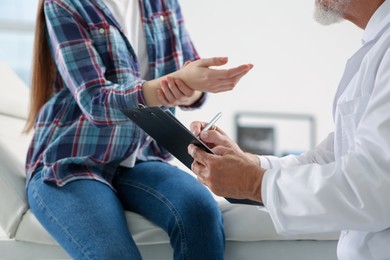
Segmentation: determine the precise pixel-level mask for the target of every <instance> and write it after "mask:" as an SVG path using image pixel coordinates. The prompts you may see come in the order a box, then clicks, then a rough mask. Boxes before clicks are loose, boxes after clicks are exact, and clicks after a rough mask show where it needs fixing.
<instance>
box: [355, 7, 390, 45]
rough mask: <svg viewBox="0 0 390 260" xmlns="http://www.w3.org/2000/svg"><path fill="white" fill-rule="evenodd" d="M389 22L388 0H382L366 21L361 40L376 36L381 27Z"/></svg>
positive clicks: (369, 39) (364, 40)
mask: <svg viewBox="0 0 390 260" xmlns="http://www.w3.org/2000/svg"><path fill="white" fill-rule="evenodd" d="M389 23H390V1H384V2H383V4H382V5H381V6H380V7H379V8H378V9H377V10H376V11H375V13H374V14H373V15H372V17H371V19H370V21H369V22H368V24H367V26H366V29H365V30H364V34H363V37H362V42H363V44H364V43H367V42H369V41H372V40H374V39H375V38H376V36H378V34H379V33H380V32H381V31H382V29H383V28H384V27H385V26H386V25H387V24H389Z"/></svg>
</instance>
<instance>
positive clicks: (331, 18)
mask: <svg viewBox="0 0 390 260" xmlns="http://www.w3.org/2000/svg"><path fill="white" fill-rule="evenodd" d="M350 1H351V0H337V1H335V3H333V4H332V5H330V6H324V5H323V4H321V3H319V0H316V2H315V9H314V20H316V21H317V22H318V23H320V24H322V25H330V24H334V23H338V22H341V21H343V20H344V18H343V12H344V9H345V6H346V5H347V4H348V3H349V2H350Z"/></svg>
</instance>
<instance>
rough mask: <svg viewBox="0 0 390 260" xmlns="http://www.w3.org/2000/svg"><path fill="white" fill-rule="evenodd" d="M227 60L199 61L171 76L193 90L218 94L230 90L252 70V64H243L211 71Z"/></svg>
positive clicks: (187, 65)
mask: <svg viewBox="0 0 390 260" xmlns="http://www.w3.org/2000/svg"><path fill="white" fill-rule="evenodd" d="M227 62H228V58H226V57H222V58H216V57H215V58H207V59H200V60H196V61H193V62H190V63H188V64H186V66H184V67H183V68H182V69H180V70H178V71H176V72H174V73H172V74H171V76H172V77H173V78H176V79H181V80H182V81H183V82H184V83H185V84H186V85H187V86H188V87H190V88H191V89H193V90H198V91H203V92H211V93H218V92H224V91H228V90H232V89H233V88H234V87H235V86H236V85H237V83H238V81H239V80H240V79H241V78H242V77H243V76H244V75H246V74H247V73H248V72H249V71H250V70H251V69H252V68H253V65H252V64H244V65H241V66H238V67H235V68H230V69H220V70H217V69H212V68H210V67H214V66H222V65H225V64H226V63H227Z"/></svg>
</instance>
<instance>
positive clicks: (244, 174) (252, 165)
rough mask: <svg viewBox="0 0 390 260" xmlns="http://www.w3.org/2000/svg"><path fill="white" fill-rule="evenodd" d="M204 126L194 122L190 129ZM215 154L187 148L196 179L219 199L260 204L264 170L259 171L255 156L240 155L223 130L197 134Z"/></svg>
mask: <svg viewBox="0 0 390 260" xmlns="http://www.w3.org/2000/svg"><path fill="white" fill-rule="evenodd" d="M204 125H205V123H200V122H194V123H193V124H191V128H192V130H193V131H194V130H195V131H196V130H197V129H198V130H199V129H201V128H202V126H203V127H204ZM200 138H201V139H202V141H204V142H205V143H207V144H208V145H209V146H210V148H212V151H213V153H214V154H210V153H207V152H205V151H203V150H202V149H200V148H199V147H197V146H195V145H192V144H191V145H189V146H188V153H189V154H190V155H191V156H192V157H193V158H194V162H193V164H192V167H191V168H192V171H193V172H194V173H195V174H196V176H197V178H198V180H199V181H200V182H201V183H203V184H204V185H206V186H208V187H209V188H210V189H211V191H213V192H214V193H215V194H216V195H218V196H223V197H230V198H236V199H251V200H255V201H259V202H261V201H262V198H261V183H262V180H263V175H264V173H265V169H262V168H260V166H259V160H258V158H257V156H256V155H253V154H249V153H245V152H243V151H242V150H241V149H240V148H239V147H238V145H237V144H236V143H235V142H234V141H233V140H232V139H230V138H229V137H228V136H227V135H226V134H225V133H224V132H223V131H222V130H220V129H218V128H217V129H216V130H209V131H207V132H202V133H201V134H200Z"/></svg>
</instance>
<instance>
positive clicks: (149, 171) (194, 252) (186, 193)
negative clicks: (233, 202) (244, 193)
mask: <svg viewBox="0 0 390 260" xmlns="http://www.w3.org/2000/svg"><path fill="white" fill-rule="evenodd" d="M113 185H114V188H115V189H116V190H117V193H118V197H119V199H120V200H121V202H122V205H123V206H124V208H125V209H126V210H130V211H134V212H137V213H139V214H140V215H143V216H145V217H146V218H148V219H149V220H150V221H152V222H154V223H155V224H156V225H158V226H160V227H161V228H162V229H164V230H165V231H166V232H167V233H168V235H169V236H170V240H171V245H172V247H173V248H174V251H175V254H182V256H180V257H183V259H190V258H186V255H189V256H191V257H194V259H196V257H198V258H197V259H222V258H219V257H216V256H218V255H219V256H221V255H223V249H224V233H223V221H222V214H221V212H220V209H219V207H218V205H217V203H216V201H215V199H214V198H213V196H212V195H211V193H210V191H209V190H208V189H207V188H206V187H205V186H203V185H202V184H201V183H199V182H198V181H197V180H196V179H195V178H194V177H193V176H191V175H189V174H188V173H186V172H184V171H182V170H180V169H178V168H177V167H175V166H172V165H170V164H167V163H164V162H158V161H150V162H142V163H137V164H136V165H135V166H134V168H121V169H120V170H119V174H118V175H117V177H116V178H115V179H114V182H113ZM200 251H203V252H200ZM203 253H204V254H203ZM209 253H210V254H209ZM202 254H203V255H202ZM180 257H179V256H178V255H176V256H175V258H180ZM199 257H203V258H199Z"/></svg>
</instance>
